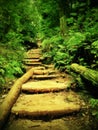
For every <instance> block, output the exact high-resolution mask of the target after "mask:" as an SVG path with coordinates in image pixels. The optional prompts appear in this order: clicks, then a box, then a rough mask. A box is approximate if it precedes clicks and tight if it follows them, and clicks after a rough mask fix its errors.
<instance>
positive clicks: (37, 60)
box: [23, 58, 40, 62]
mask: <svg viewBox="0 0 98 130" xmlns="http://www.w3.org/2000/svg"><path fill="white" fill-rule="evenodd" d="M39 61H40V59H28V58H25V59H24V60H23V62H39Z"/></svg>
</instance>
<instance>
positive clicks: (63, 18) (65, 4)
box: [59, 0, 69, 36]
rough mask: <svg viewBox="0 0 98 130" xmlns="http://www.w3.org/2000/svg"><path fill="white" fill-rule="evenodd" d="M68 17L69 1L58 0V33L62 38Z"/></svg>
mask: <svg viewBox="0 0 98 130" xmlns="http://www.w3.org/2000/svg"><path fill="white" fill-rule="evenodd" d="M68 15H69V0H59V16H60V31H61V35H62V36H64V35H65V34H66V33H67V31H68V27H67V17H68Z"/></svg>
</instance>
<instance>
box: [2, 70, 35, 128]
mask: <svg viewBox="0 0 98 130" xmlns="http://www.w3.org/2000/svg"><path fill="white" fill-rule="evenodd" d="M33 71H34V69H33V68H32V69H30V70H29V71H28V72H27V73H25V74H24V75H23V76H22V77H21V78H19V79H18V80H17V81H16V82H15V84H14V85H13V86H12V88H11V90H10V91H9V93H8V95H7V97H6V98H5V100H4V102H3V103H2V104H1V105H0V128H2V127H3V125H4V123H5V121H6V120H7V118H8V115H9V113H10V110H11V108H12V106H13V104H14V103H15V102H16V100H17V98H18V96H19V94H20V91H21V86H22V84H23V83H25V82H26V81H27V80H28V79H29V78H30V77H31V76H32V75H33Z"/></svg>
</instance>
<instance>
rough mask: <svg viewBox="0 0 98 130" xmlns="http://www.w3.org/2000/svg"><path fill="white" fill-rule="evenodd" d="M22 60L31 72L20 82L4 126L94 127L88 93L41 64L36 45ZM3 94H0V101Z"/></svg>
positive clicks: (42, 129)
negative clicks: (20, 84)
mask: <svg viewBox="0 0 98 130" xmlns="http://www.w3.org/2000/svg"><path fill="white" fill-rule="evenodd" d="M24 64H25V65H26V71H28V70H29V69H30V68H32V67H34V75H33V76H32V77H31V78H30V79H29V80H28V82H26V83H24V84H23V85H22V92H21V94H20V96H19V98H18V100H17V101H16V103H15V104H14V106H13V107H12V109H11V114H10V117H9V120H8V121H7V122H6V124H5V126H4V130H98V121H96V120H95V118H94V117H93V116H92V115H91V111H90V105H89V94H88V93H87V92H86V91H82V92H79V91H78V92H76V91H74V90H72V89H69V87H70V86H71V85H72V86H73V80H72V77H71V76H70V75H68V74H65V73H61V72H59V70H56V69H55V68H54V66H53V65H52V64H50V65H46V64H43V63H42V62H41V54H40V49H31V50H29V51H28V52H27V53H26V56H25V59H24ZM9 84H11V82H10V83H9ZM8 91H9V90H8ZM6 95H7V94H6V93H5V94H3V95H1V96H0V97H1V98H0V103H2V102H3V100H4V98H5V97H6Z"/></svg>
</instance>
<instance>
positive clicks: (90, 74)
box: [71, 63, 98, 85]
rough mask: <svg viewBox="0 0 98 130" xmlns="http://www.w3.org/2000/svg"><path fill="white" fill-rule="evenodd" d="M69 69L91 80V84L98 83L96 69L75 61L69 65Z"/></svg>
mask: <svg viewBox="0 0 98 130" xmlns="http://www.w3.org/2000/svg"><path fill="white" fill-rule="evenodd" d="M71 69H72V70H74V71H75V72H77V73H79V74H80V75H82V76H83V77H84V78H85V79H87V80H88V81H91V82H92V83H93V85H98V71H95V70H92V69H88V68H86V67H84V66H81V65H78V64H76V63H73V64H72V65H71Z"/></svg>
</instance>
